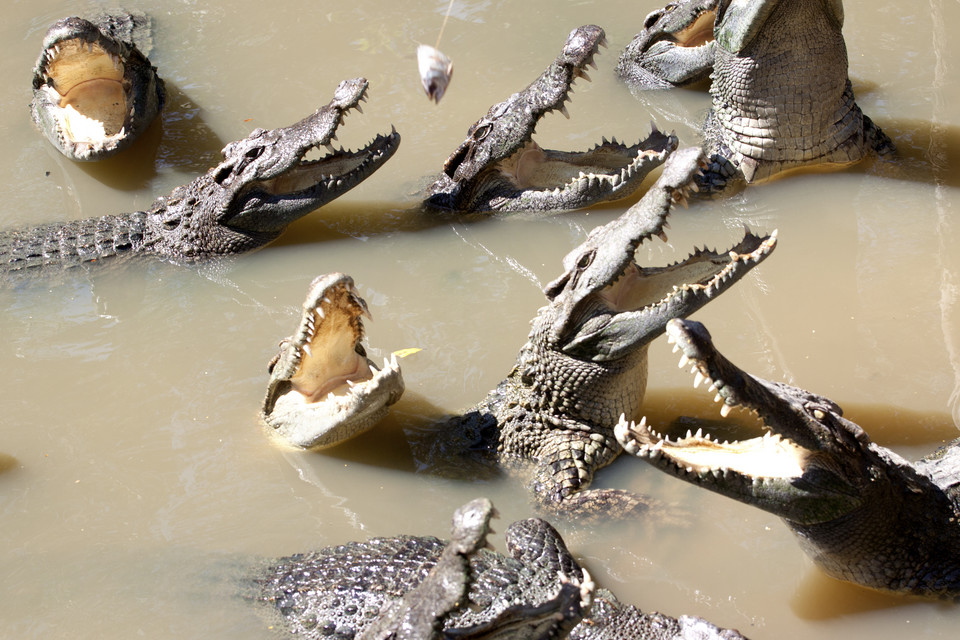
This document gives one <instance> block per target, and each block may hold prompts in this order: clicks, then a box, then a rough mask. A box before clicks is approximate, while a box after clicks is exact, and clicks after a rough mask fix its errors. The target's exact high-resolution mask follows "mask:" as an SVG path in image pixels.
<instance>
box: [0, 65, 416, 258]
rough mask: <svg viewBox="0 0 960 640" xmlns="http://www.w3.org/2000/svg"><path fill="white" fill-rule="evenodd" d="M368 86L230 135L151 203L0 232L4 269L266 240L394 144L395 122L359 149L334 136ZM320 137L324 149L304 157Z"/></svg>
mask: <svg viewBox="0 0 960 640" xmlns="http://www.w3.org/2000/svg"><path fill="white" fill-rule="evenodd" d="M366 90H367V81H366V80H365V79H364V78H354V79H352V80H345V81H343V82H341V83H340V85H339V86H338V87H337V90H336V92H335V94H334V97H333V100H331V101H330V103H329V104H328V105H326V106H324V107H321V108H320V109H318V110H317V111H316V112H315V113H313V114H312V115H310V116H307V117H306V118H304V119H303V120H301V121H299V122H297V123H296V124H293V125H291V126H289V127H283V128H279V129H271V130H264V129H255V130H254V131H253V132H252V133H251V134H250V135H249V136H248V137H246V138H244V139H242V140H237V141H235V142H231V143H230V144H228V145H227V146H226V147H224V149H223V157H224V159H223V161H222V162H221V163H220V164H218V165H217V166H215V167H213V168H211V169H210V170H209V171H207V173H205V174H204V175H202V176H200V177H198V178H196V179H195V180H193V181H192V182H190V183H188V184H186V185H181V186H179V187H177V188H176V189H174V190H173V191H172V192H171V193H170V195H168V196H165V197H160V198H158V199H157V200H156V201H155V202H154V203H153V206H152V207H150V209H149V210H147V211H136V212H133V213H125V214H119V215H108V216H103V217H99V218H91V219H86V220H79V221H72V222H64V223H53V224H44V225H40V226H35V227H31V228H25V229H20V230H13V231H5V232H0V269H5V270H7V271H16V270H20V269H26V268H31V267H42V266H46V265H51V266H77V265H80V264H85V263H89V262H93V261H98V262H99V261H103V260H104V259H106V258H113V257H118V256H126V255H134V254H147V255H154V256H159V257H161V258H164V259H167V260H170V261H173V262H179V261H193V260H198V259H202V258H210V257H214V256H223V255H233V254H239V253H242V252H245V251H250V250H253V249H257V248H259V247H262V246H263V245H265V244H267V243H268V242H270V241H271V240H273V239H274V238H276V237H277V236H279V235H280V234H281V233H282V232H283V230H284V229H285V228H286V226H287V225H289V224H290V223H291V222H293V221H294V220H297V219H298V218H301V217H303V216H304V215H306V214H308V213H310V212H311V211H313V210H315V209H317V208H318V207H321V206H323V205H324V204H326V203H327V202H330V201H331V200H333V199H335V198H337V197H339V196H340V195H342V194H343V193H345V192H347V191H349V190H350V189H351V188H353V187H354V186H356V185H358V184H359V183H360V182H362V181H363V180H364V179H366V178H367V177H368V176H370V175H371V174H372V173H373V172H374V171H376V170H377V169H379V168H380V167H381V166H382V165H383V163H384V162H386V161H387V160H388V159H390V157H391V156H392V155H393V153H394V151H396V149H397V146H398V145H399V144H400V136H399V135H398V134H397V132H396V131H395V130H391V132H390V133H389V134H386V135H377V136H376V138H375V139H374V140H373V141H371V142H370V143H369V144H368V145H367V146H365V147H363V148H361V149H359V150H357V151H346V150H343V149H340V150H335V149H334V148H333V147H332V146H331V145H330V141H331V140H333V139H335V133H336V130H337V128H338V127H339V125H340V123H341V122H342V120H343V118H344V117H345V116H346V114H347V113H348V112H349V111H350V110H352V109H359V102H360V101H361V100H363V99H365V94H366ZM323 145H328V149H329V153H328V154H327V155H326V156H324V157H323V158H320V159H318V160H307V159H306V158H305V156H306V155H307V154H308V152H310V151H311V150H313V149H315V148H316V147H320V146H323Z"/></svg>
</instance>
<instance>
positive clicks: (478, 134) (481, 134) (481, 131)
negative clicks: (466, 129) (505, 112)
mask: <svg viewBox="0 0 960 640" xmlns="http://www.w3.org/2000/svg"><path fill="white" fill-rule="evenodd" d="M491 129H493V125H492V124H491V123H489V122H485V123H483V124H481V125H480V126H478V127H477V128H476V129H474V131H473V133H472V134H471V135H470V137H471V138H473V139H474V141H476V142H480V141H481V140H483V139H484V138H486V137H487V136H488V135H490V131H491Z"/></svg>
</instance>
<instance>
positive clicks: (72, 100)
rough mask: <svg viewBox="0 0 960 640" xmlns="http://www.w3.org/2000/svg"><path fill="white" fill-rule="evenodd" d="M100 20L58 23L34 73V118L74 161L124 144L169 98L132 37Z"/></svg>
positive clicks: (106, 153) (96, 156)
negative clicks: (115, 31)
mask: <svg viewBox="0 0 960 640" xmlns="http://www.w3.org/2000/svg"><path fill="white" fill-rule="evenodd" d="M128 18H129V19H130V20H133V19H135V18H133V17H130V16H128ZM105 19H109V17H105ZM143 19H145V18H143ZM99 22H100V23H99V24H95V23H94V22H90V21H88V20H85V19H83V18H77V17H71V18H64V19H63V20H60V21H58V22H56V23H55V24H54V25H53V26H51V27H50V29H49V30H48V31H47V33H46V36H44V39H43V50H42V51H41V53H40V57H39V59H38V60H37V64H36V66H35V68H34V72H33V102H32V104H31V109H32V111H33V119H34V121H35V122H36V123H37V126H39V127H40V130H41V131H42V132H43V133H44V135H46V137H47V138H48V139H49V140H50V142H52V143H53V145H54V146H55V147H56V148H57V149H58V150H59V151H60V153H62V154H63V155H65V156H67V157H68V158H70V159H72V160H99V159H101V158H105V157H107V156H110V155H112V154H114V153H116V152H118V151H121V150H122V149H125V148H126V147H128V146H129V145H130V144H131V143H132V142H133V141H134V140H135V139H136V138H137V137H138V136H139V135H140V134H141V133H143V131H144V130H146V128H147V127H148V126H149V125H150V123H151V122H153V120H154V118H156V117H157V115H158V114H159V113H160V110H161V109H162V108H163V103H164V87H163V81H162V80H161V79H160V78H159V77H158V76H157V70H156V68H155V67H153V66H152V65H151V64H150V61H149V60H148V59H147V57H146V56H145V55H144V54H143V53H142V52H141V51H140V50H139V49H138V48H137V46H136V45H135V44H134V43H133V42H129V41H126V40H123V39H120V38H118V37H115V36H114V35H112V34H111V33H110V29H108V28H107V25H109V24H110V23H106V24H104V23H102V21H99Z"/></svg>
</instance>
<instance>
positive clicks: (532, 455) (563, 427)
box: [411, 148, 776, 520]
mask: <svg viewBox="0 0 960 640" xmlns="http://www.w3.org/2000/svg"><path fill="white" fill-rule="evenodd" d="M701 159H702V156H701V153H700V150H699V149H695V148H688V149H682V150H680V151H677V152H675V153H674V154H672V155H671V156H670V158H669V159H668V160H667V162H666V164H665V165H664V168H663V172H662V173H661V175H660V176H659V178H658V179H657V181H656V183H655V184H654V185H653V186H652V187H651V188H650V189H649V190H648V192H647V193H646V194H645V195H644V196H643V198H642V199H641V200H640V201H639V202H638V203H636V204H635V205H634V206H632V207H631V208H630V209H628V210H627V211H626V212H624V214H623V215H621V216H620V217H619V218H617V219H615V220H613V221H611V222H609V223H607V224H605V225H603V226H600V227H598V228H595V229H594V230H592V231H591V232H590V234H589V235H588V237H587V238H586V240H585V241H584V242H583V243H582V244H580V245H579V246H578V247H576V248H575V249H573V250H572V251H571V252H570V253H568V254H567V256H566V257H565V258H564V259H563V266H564V272H563V274H562V275H561V276H560V277H559V278H557V279H556V280H554V281H553V282H551V283H550V284H548V285H547V286H546V288H545V289H544V294H545V295H546V297H547V299H548V303H547V305H546V306H544V307H542V308H541V309H540V310H539V311H538V312H537V315H536V317H535V318H534V319H533V321H532V323H531V324H532V329H531V331H530V334H529V337H528V340H527V342H526V344H524V345H523V347H522V348H521V350H520V353H519V356H518V358H517V362H516V364H515V365H514V367H513V369H512V371H511V372H510V373H509V375H508V376H507V377H506V379H504V380H503V381H502V382H501V383H500V384H499V385H498V386H497V387H496V388H495V389H494V390H492V391H491V392H490V393H489V394H488V395H487V397H486V398H485V399H484V400H482V401H481V402H480V403H479V404H478V405H477V406H475V407H474V408H472V409H470V410H468V411H466V412H465V413H463V414H461V415H457V416H454V417H452V418H450V419H448V420H446V421H444V422H441V423H440V424H439V425H438V426H435V427H431V429H430V430H429V431H428V432H425V433H424V437H423V438H422V442H419V441H417V438H416V437H415V438H413V442H412V443H411V445H412V448H413V450H414V455H415V458H417V459H418V464H420V466H421V467H423V468H426V469H427V470H428V471H431V472H433V473H437V474H440V475H450V474H453V475H463V470H464V469H471V473H472V471H473V470H474V468H475V467H478V466H479V467H485V468H496V466H497V464H499V467H500V468H503V469H505V470H507V471H508V472H510V473H514V474H518V475H520V476H521V477H522V478H524V479H525V480H526V481H527V482H528V485H529V488H530V489H531V491H532V493H533V495H534V496H535V499H536V501H537V503H538V506H539V507H540V508H541V509H542V510H545V511H547V512H554V513H560V514H565V515H571V516H574V517H577V518H582V519H585V520H589V519H593V518H594V517H595V516H600V517H624V516H627V515H629V514H639V513H641V512H644V511H646V510H647V508H648V506H649V502H648V501H647V499H646V498H644V497H643V496H639V495H636V494H633V493H630V492H627V491H623V490H619V489H612V488H606V489H589V490H588V489H586V487H587V486H588V485H589V484H590V482H591V480H592V478H593V475H594V472H595V471H596V470H597V469H599V468H601V467H604V466H606V465H607V464H609V463H610V462H612V461H613V460H614V458H616V456H617V455H619V453H620V450H621V449H620V445H618V444H617V441H616V439H615V437H614V434H613V427H614V425H615V424H616V422H617V417H618V416H619V415H620V414H622V413H626V414H627V415H635V414H636V412H637V411H639V409H640V404H641V402H642V400H643V395H644V391H645V389H646V379H647V346H648V345H649V343H650V342H651V341H653V340H654V339H655V338H656V337H657V336H659V335H660V334H661V333H663V331H664V326H665V325H666V323H667V321H668V320H670V319H671V318H675V317H683V316H686V315H688V314H690V313H693V312H694V311H696V310H698V309H699V308H701V307H702V306H703V305H705V304H707V303H708V302H709V301H710V300H712V299H714V298H716V297H717V296H718V295H720V294H721V293H723V292H724V291H726V290H727V289H728V288H729V287H730V286H732V285H733V284H734V283H735V282H736V281H738V280H739V279H740V278H741V277H742V276H743V275H744V274H746V273H747V272H748V271H750V269H752V268H753V267H754V266H756V265H757V264H759V263H760V262H761V261H763V260H764V259H765V258H766V257H767V256H769V255H770V253H771V252H772V251H773V249H774V247H775V246H776V232H775V231H774V232H773V233H772V234H770V235H769V236H764V237H759V236H756V235H754V234H753V233H751V232H750V231H749V230H748V231H747V232H746V233H745V235H744V237H743V239H742V241H741V242H740V243H739V244H737V245H736V246H734V247H733V248H731V249H730V250H728V251H724V252H716V251H711V250H707V249H706V248H704V249H703V250H700V249H697V250H696V251H695V252H694V253H693V254H691V255H690V256H689V257H688V258H687V259H685V260H683V261H682V262H678V263H675V264H672V265H670V266H667V267H642V266H640V265H639V264H637V263H636V262H635V257H634V254H635V252H636V251H637V249H638V248H639V247H640V245H641V243H643V242H645V241H646V240H649V239H651V238H653V237H660V238H661V239H663V240H664V241H666V233H665V231H664V228H665V227H666V222H667V216H668V215H669V213H670V211H671V206H672V205H673V203H674V202H675V201H685V192H686V185H688V184H689V182H690V180H691V177H692V175H693V174H694V173H695V172H696V171H697V169H698V167H699V166H700V165H699V163H700V161H701ZM471 460H474V461H477V462H478V463H479V465H477V464H474V465H471V464H470V461H471Z"/></svg>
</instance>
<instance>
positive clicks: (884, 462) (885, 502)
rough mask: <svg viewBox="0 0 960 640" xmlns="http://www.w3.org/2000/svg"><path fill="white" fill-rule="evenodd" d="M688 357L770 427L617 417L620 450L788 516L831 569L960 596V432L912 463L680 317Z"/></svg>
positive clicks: (869, 582)
mask: <svg viewBox="0 0 960 640" xmlns="http://www.w3.org/2000/svg"><path fill="white" fill-rule="evenodd" d="M667 334H668V336H669V339H670V340H671V341H672V342H675V343H676V345H677V348H678V349H679V350H680V351H681V358H680V361H681V364H682V365H683V366H687V365H689V366H690V367H691V372H693V373H695V374H696V381H695V383H694V384H695V386H698V385H699V384H700V383H701V382H706V383H707V385H708V388H709V389H710V390H711V392H712V391H716V393H717V396H716V398H715V399H716V400H717V402H721V403H722V404H721V414H722V415H723V416H727V415H728V414H729V413H730V412H731V410H733V409H740V408H742V409H746V410H748V411H750V412H752V413H754V414H756V415H757V416H758V417H759V419H760V421H761V422H762V425H763V427H764V428H765V430H767V431H768V432H767V433H766V434H765V435H764V436H762V437H758V438H753V439H750V440H744V441H734V442H724V443H720V442H718V441H717V440H715V439H713V438H711V437H710V434H704V433H703V431H702V430H698V431H697V433H696V434H691V433H688V434H687V435H686V437H681V438H676V439H671V438H666V437H664V436H662V435H661V434H659V433H657V432H656V431H655V430H654V429H653V428H652V427H651V426H649V425H647V424H646V421H645V420H644V421H641V423H640V424H635V423H632V422H629V421H627V420H621V422H620V423H619V424H618V425H617V437H618V440H619V441H620V443H621V445H623V447H624V449H626V450H627V451H628V452H630V453H632V454H633V455H635V456H637V457H640V458H642V459H645V460H647V461H649V462H650V463H651V464H653V465H654V466H656V467H657V468H659V469H661V470H663V471H666V472H667V473H669V474H670V475H673V476H675V477H678V478H682V479H683V480H686V481H687V482H691V483H693V484H695V485H697V486H699V487H704V488H706V489H710V490H711V491H715V492H717V493H720V494H722V495H725V496H728V497H731V498H733V499H735V500H738V501H740V502H743V503H745V504H750V505H753V506H756V507H759V508H760V509H763V510H765V511H769V512H770V513H773V514H775V515H778V516H780V517H781V518H782V519H783V520H784V522H785V523H786V524H787V526H788V527H789V528H790V529H791V530H792V531H793V532H794V534H796V536H797V538H798V540H799V541H800V544H801V546H802V547H803V549H804V550H805V551H806V552H807V553H808V554H809V555H810V557H811V558H813V560H814V561H815V562H816V563H817V565H819V566H820V567H821V568H822V569H823V570H824V571H826V572H827V573H829V574H830V575H832V576H834V577H837V578H840V579H843V580H849V581H851V582H855V583H857V584H860V585H863V586H867V587H871V588H874V589H880V590H884V591H893V592H899V593H908V594H917V595H933V596H945V597H951V598H956V597H957V596H960V525H958V521H960V440H955V441H954V442H952V443H950V444H949V445H947V446H945V447H942V448H940V449H939V450H938V451H936V452H935V453H933V454H932V455H930V456H928V457H926V458H923V459H921V460H919V461H917V462H914V463H911V462H908V461H907V460H905V459H903V458H902V457H900V456H899V455H897V454H896V453H894V452H893V451H890V450H889V449H886V448H884V447H881V446H879V445H877V444H875V443H873V442H871V440H870V438H869V436H868V435H867V434H866V433H865V432H864V431H863V429H861V428H860V427H859V426H858V425H856V424H854V423H853V422H850V421H849V420H847V419H845V418H844V417H843V415H842V410H841V409H840V407H839V406H837V405H836V404H835V403H833V402H831V401H830V400H828V399H827V398H824V397H822V396H818V395H816V394H813V393H810V392H808V391H804V390H803V389H798V388H797V387H792V386H790V385H786V384H783V383H780V382H770V381H767V380H762V379H760V378H755V377H753V376H751V375H750V374H748V373H746V372H744V371H742V370H740V369H739V368H738V367H737V366H736V365H734V364H733V363H731V362H730V361H729V360H727V359H726V358H725V357H724V356H723V355H722V354H721V353H720V352H718V351H717V349H716V347H714V345H713V341H712V340H711V337H710V334H709V333H708V332H707V330H706V328H705V327H704V326H703V325H702V324H700V323H698V322H692V321H681V320H675V321H672V322H671V323H670V324H669V325H668V326H667Z"/></svg>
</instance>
